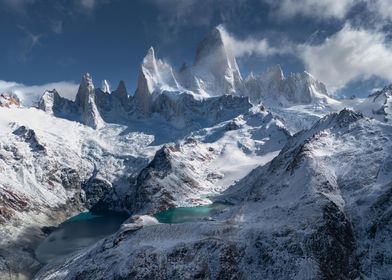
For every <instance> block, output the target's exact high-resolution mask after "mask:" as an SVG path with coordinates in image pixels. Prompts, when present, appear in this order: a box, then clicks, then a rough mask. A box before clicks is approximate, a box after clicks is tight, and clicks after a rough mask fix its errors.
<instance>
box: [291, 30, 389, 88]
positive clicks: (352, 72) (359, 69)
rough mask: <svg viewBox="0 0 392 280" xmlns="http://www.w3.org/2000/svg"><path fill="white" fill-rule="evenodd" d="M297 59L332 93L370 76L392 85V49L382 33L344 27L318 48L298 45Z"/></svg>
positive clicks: (317, 46)
mask: <svg viewBox="0 0 392 280" xmlns="http://www.w3.org/2000/svg"><path fill="white" fill-rule="evenodd" d="M298 56H299V57H300V58H301V59H302V60H303V62H304V64H305V66H306V68H307V69H308V70H309V71H310V72H311V73H312V74H313V75H315V76H316V77H317V78H318V79H320V80H321V81H323V82H324V83H326V84H327V85H328V87H329V89H330V90H331V91H332V92H335V91H336V90H339V89H342V88H344V86H345V85H346V84H348V83H349V82H351V81H354V80H358V79H362V80H363V79H369V78H371V77H373V76H378V77H380V78H383V79H386V80H389V81H392V48H391V46H390V43H388V41H387V38H386V34H384V33H382V32H377V31H374V30H365V29H361V28H353V27H352V26H351V25H350V24H346V25H345V26H344V27H343V28H342V29H341V30H340V31H339V32H337V33H335V34H333V35H332V36H330V37H329V38H326V39H325V41H324V42H323V43H322V44H320V45H300V46H299V47H298Z"/></svg>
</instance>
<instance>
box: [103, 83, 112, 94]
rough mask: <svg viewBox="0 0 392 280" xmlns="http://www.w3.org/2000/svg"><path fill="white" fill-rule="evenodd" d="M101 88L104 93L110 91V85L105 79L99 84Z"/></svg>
mask: <svg viewBox="0 0 392 280" xmlns="http://www.w3.org/2000/svg"><path fill="white" fill-rule="evenodd" d="M101 90H102V91H103V92H105V93H110V92H111V91H110V85H109V83H108V81H107V80H103V81H102V84H101Z"/></svg>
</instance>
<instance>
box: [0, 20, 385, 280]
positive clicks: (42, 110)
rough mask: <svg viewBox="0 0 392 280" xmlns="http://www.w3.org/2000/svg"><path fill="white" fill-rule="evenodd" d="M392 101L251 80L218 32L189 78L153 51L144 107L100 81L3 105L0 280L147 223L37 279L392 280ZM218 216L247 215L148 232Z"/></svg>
mask: <svg viewBox="0 0 392 280" xmlns="http://www.w3.org/2000/svg"><path fill="white" fill-rule="evenodd" d="M391 92H392V87H391V86H389V87H385V88H384V89H383V90H381V91H378V92H376V93H374V94H372V95H370V96H369V97H368V98H364V99H350V100H337V99H334V98H333V97H332V96H330V95H329V94H328V92H327V88H326V86H325V85H324V84H323V83H322V82H320V81H318V80H317V79H316V78H315V77H313V76H312V75H311V74H309V73H307V72H303V73H298V74H290V75H288V77H285V76H284V74H283V71H282V69H281V67H280V66H279V65H277V66H272V67H270V68H269V69H267V70H266V71H265V72H263V73H261V74H250V75H249V76H248V77H247V78H246V79H243V78H242V75H241V72H240V70H239V67H238V65H237V62H236V58H235V56H234V55H233V53H232V50H231V49H230V47H229V45H228V44H227V43H226V42H225V40H224V36H223V35H222V30H220V28H216V29H214V30H213V31H212V32H211V33H210V34H209V35H208V36H207V37H206V39H204V40H203V41H202V42H201V43H200V45H199V47H198V48H197V52H196V55H195V60H194V63H193V65H190V66H187V65H184V66H183V67H181V69H180V70H178V71H176V70H175V69H173V68H172V67H171V66H170V65H169V64H168V63H166V62H165V61H163V60H161V59H158V58H157V57H156V55H155V51H154V49H153V48H150V49H149V50H148V52H147V54H146V56H145V58H144V59H143V61H142V64H141V66H140V71H139V78H138V84H137V89H136V91H135V93H134V94H133V95H131V94H129V92H127V89H126V87H125V84H124V82H122V81H120V82H119V85H118V87H117V89H115V90H114V91H112V92H111V91H110V87H109V85H108V83H107V82H106V81H103V82H102V86H101V88H96V87H95V86H94V82H93V79H92V76H91V75H90V74H85V75H84V76H83V77H82V79H81V82H80V86H79V89H78V92H77V94H76V98H75V100H69V99H66V98H64V97H62V96H61V92H57V91H56V89H48V90H47V91H45V92H44V93H43V95H42V97H41V99H40V100H39V101H38V102H37V104H36V106H35V107H24V106H23V104H21V102H20V100H19V98H18V97H17V96H16V95H15V94H13V93H3V94H1V95H0V171H1V174H2V175H3V174H4V176H0V237H1V238H0V278H1V279H18V278H17V277H19V278H21V277H32V275H33V274H34V273H36V272H37V271H38V270H39V269H41V268H42V264H40V263H39V262H38V260H37V259H36V258H35V255H34V248H35V247H36V246H37V244H38V243H39V242H40V241H41V240H42V239H43V238H44V237H45V234H46V230H47V229H48V228H49V227H51V226H56V225H58V224H59V223H61V222H62V221H64V220H65V219H67V218H68V217H70V216H72V215H73V214H76V213H79V212H81V211H84V210H93V211H107V210H110V211H119V212H126V213H128V214H130V215H134V216H133V217H132V218H130V219H129V220H128V221H127V222H126V223H125V224H124V225H123V226H122V229H120V231H119V232H118V233H116V234H115V235H113V236H111V237H108V238H106V239H105V240H103V241H100V242H99V243H97V244H96V245H94V246H92V247H91V248H88V249H86V250H82V251H80V252H78V253H77V254H76V256H77V257H75V255H74V256H73V257H72V258H66V259H59V260H56V261H55V262H53V263H50V264H48V265H47V266H45V267H44V268H42V269H41V270H40V272H39V273H38V274H37V275H36V279H130V278H131V279H180V278H182V279H184V278H185V279H193V278H199V279H277V278H279V279H355V278H358V279H360V278H361V277H362V278H369V279H386V278H388V275H389V274H390V272H391V270H392V269H391V266H390V262H389V259H390V258H391V256H390V252H389V251H390V249H389V247H388V241H389V239H390V234H388V233H389V232H390V231H391V230H392V228H391V224H390V222H389V220H390V219H388V217H389V216H390V213H389V212H390V202H391V197H390V193H391V187H392V177H391V176H392V175H391V174H392V167H391V166H392V163H391V162H392V161H391V158H390V154H391V149H392V146H391V144H390V143H392V142H391V137H392V127H391V107H390V105H391V100H392V98H391ZM212 194H214V195H216V196H215V197H214V198H206V197H207V196H206V195H209V197H211V195H212ZM212 200H218V201H225V202H230V203H231V204H233V205H232V206H231V207H230V208H228V209H226V210H225V211H223V212H222V213H219V214H217V215H216V216H214V217H211V218H212V219H213V220H214V221H208V222H207V221H205V222H197V223H186V224H177V225H165V224H160V223H158V222H157V221H156V220H155V219H154V218H153V217H151V216H149V215H153V214H155V213H157V212H159V211H162V210H166V209H169V208H173V207H181V206H196V205H201V204H208V203H211V201H212ZM135 215H136V216H135ZM125 229H126V230H125ZM332 268H333V269H332Z"/></svg>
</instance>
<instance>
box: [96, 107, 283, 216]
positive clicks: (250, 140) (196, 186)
mask: <svg viewBox="0 0 392 280" xmlns="http://www.w3.org/2000/svg"><path fill="white" fill-rule="evenodd" d="M288 137H289V133H288V132H287V130H286V129H285V127H284V126H283V124H282V123H281V122H280V121H279V120H278V119H276V118H274V117H273V116H272V115H271V114H270V113H268V112H265V111H260V110H259V109H257V108H253V109H252V110H251V111H249V112H247V113H246V114H243V115H239V116H238V117H236V118H234V119H233V120H230V121H226V122H223V123H220V124H218V125H216V126H214V127H211V128H205V129H202V130H199V131H196V132H194V133H192V134H191V136H190V137H187V138H186V139H185V140H183V141H180V142H179V143H177V144H175V145H165V146H163V147H162V148H161V149H160V150H159V151H157V153H156V154H155V156H154V158H153V160H152V161H151V162H150V163H149V165H148V166H147V167H145V168H144V169H143V170H142V171H141V172H140V174H138V176H137V177H136V178H134V180H133V182H132V183H131V186H130V188H129V191H128V193H127V194H124V193H123V194H121V196H120V197H118V196H116V195H115V194H109V196H108V197H107V198H106V199H104V200H103V201H102V202H101V203H99V204H98V205H97V206H96V209H97V208H100V210H102V208H106V209H107V208H109V209H119V208H120V207H123V208H125V209H127V210H128V211H129V212H131V213H155V212H158V211H159V210H165V209H168V208H172V207H179V206H195V205H199V204H205V203H210V201H209V200H208V199H203V198H201V197H202V196H205V195H207V194H210V195H211V194H218V193H220V192H222V191H224V190H225V189H227V188H228V187H229V186H230V185H231V184H233V183H234V182H235V181H236V180H239V179H241V178H242V177H243V176H245V175H246V174H247V173H248V172H250V171H251V170H252V169H253V168H255V167H256V166H259V165H264V164H265V163H266V162H268V161H270V160H271V159H272V158H273V157H274V156H276V155H277V153H278V152H279V150H280V149H281V148H282V147H283V145H284V144H285V143H286V141H287V139H288Z"/></svg>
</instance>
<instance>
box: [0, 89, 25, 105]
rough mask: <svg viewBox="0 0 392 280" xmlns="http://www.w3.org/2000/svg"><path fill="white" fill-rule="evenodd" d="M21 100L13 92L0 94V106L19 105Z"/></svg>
mask: <svg viewBox="0 0 392 280" xmlns="http://www.w3.org/2000/svg"><path fill="white" fill-rule="evenodd" d="M20 106H21V102H20V99H19V98H18V96H17V95H16V94H14V93H8V92H4V93H1V94H0V107H7V108H9V107H20Z"/></svg>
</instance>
